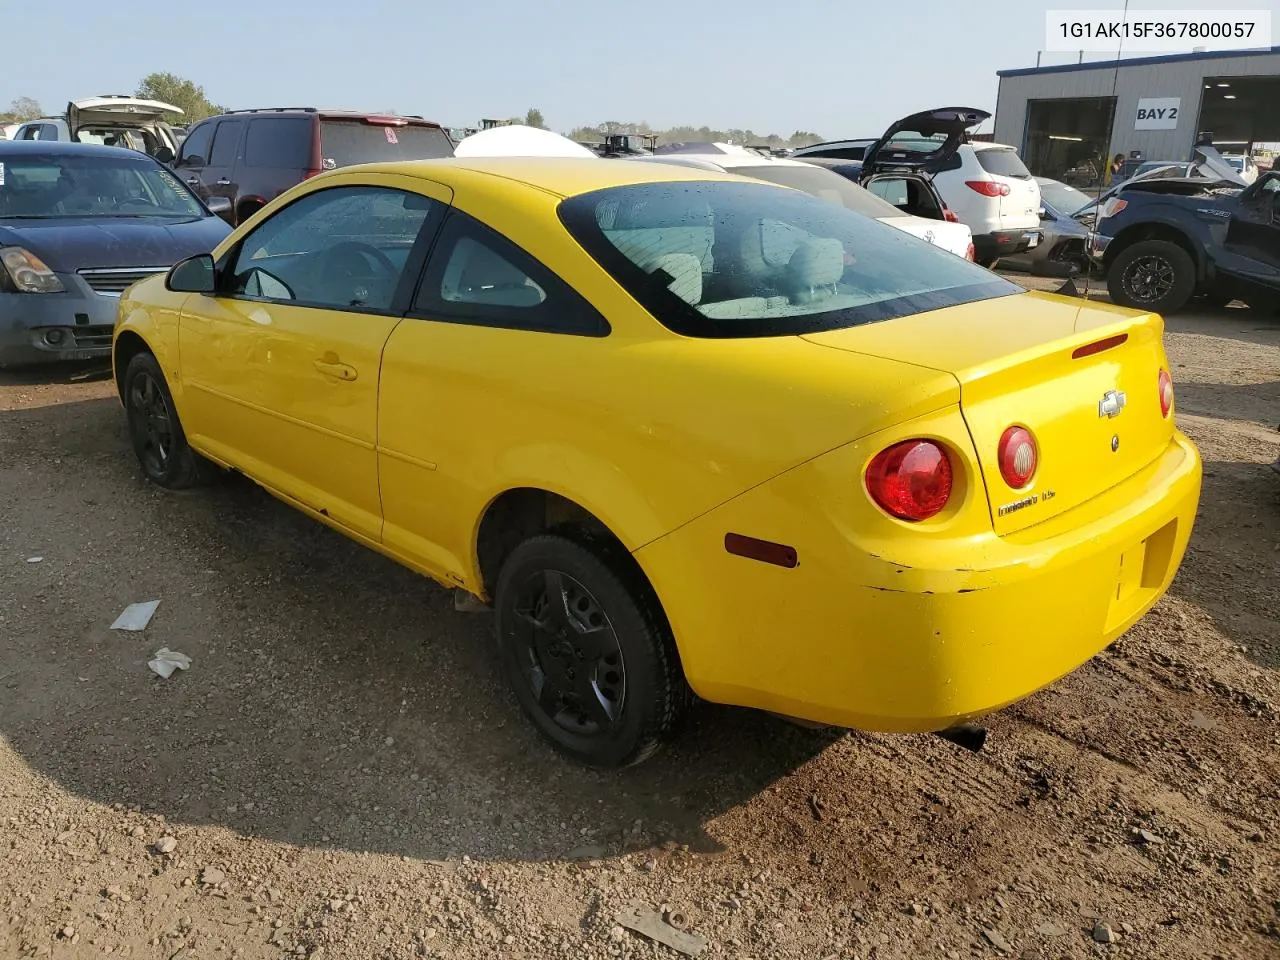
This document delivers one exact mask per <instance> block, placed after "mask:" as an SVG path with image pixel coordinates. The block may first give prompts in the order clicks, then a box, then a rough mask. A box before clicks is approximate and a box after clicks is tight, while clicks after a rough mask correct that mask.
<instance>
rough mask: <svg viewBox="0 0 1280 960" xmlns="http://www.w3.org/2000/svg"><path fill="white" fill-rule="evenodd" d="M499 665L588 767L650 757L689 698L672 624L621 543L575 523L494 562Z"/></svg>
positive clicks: (529, 707) (545, 725)
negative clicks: (579, 530)
mask: <svg viewBox="0 0 1280 960" xmlns="http://www.w3.org/2000/svg"><path fill="white" fill-rule="evenodd" d="M494 608H495V612H496V626H497V637H498V649H499V655H500V657H501V661H502V667H503V671H504V672H505V673H506V676H507V680H508V682H510V684H511V687H512V689H513V691H514V692H515V695H516V699H517V700H518V701H519V703H520V706H521V708H523V710H524V712H525V713H526V714H527V715H528V716H529V718H530V719H531V720H532V721H533V723H534V725H535V726H536V727H537V728H538V730H539V731H540V732H541V733H542V734H543V735H544V736H546V737H547V738H548V739H549V740H550V741H551V742H552V743H553V744H554V745H555V746H556V747H558V748H559V749H560V750H561V751H563V752H564V753H566V754H568V755H569V756H571V757H573V758H574V759H576V760H578V761H580V762H582V763H585V764H588V765H590V766H595V767H627V766H633V765H635V764H638V763H640V762H642V761H644V760H646V759H648V758H649V757H651V756H652V755H653V754H654V753H655V752H656V751H657V750H658V748H659V747H660V746H661V745H662V744H663V743H664V742H665V741H666V740H668V739H669V738H670V737H671V736H672V735H673V734H674V732H675V731H676V729H677V727H678V725H679V722H680V720H681V719H682V717H683V716H684V714H685V713H686V711H687V708H688V706H689V704H690V702H691V701H692V694H691V692H690V690H689V687H688V684H687V683H686V682H685V679H684V673H683V671H682V669H681V667H680V660H679V655H678V654H677V652H676V647H675V641H674V639H673V637H672V635H671V628H670V627H669V626H668V624H667V620H666V617H665V615H664V614H663V612H662V609H661V607H660V606H659V604H658V599H657V597H656V596H655V595H654V593H653V590H652V589H651V588H650V587H649V585H648V583H647V582H646V581H645V580H644V577H643V575H642V574H640V572H639V570H638V569H636V568H635V567H634V565H633V561H632V560H631V559H630V557H628V556H627V555H626V553H625V551H623V550H621V548H611V546H610V544H609V543H607V542H605V541H603V540H602V539H600V538H592V537H589V536H587V535H585V534H579V533H577V532H576V531H559V532H555V533H551V534H543V535H539V536H536V537H532V538H530V539H528V540H526V541H524V542H523V543H522V544H520V545H519V546H517V547H516V548H515V550H513V551H512V552H511V555H510V556H509V557H508V558H507V560H506V562H505V563H504V564H503V566H502V571H501V573H500V574H499V577H498V585H497V589H496V591H495V603H494Z"/></svg>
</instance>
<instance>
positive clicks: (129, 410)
mask: <svg viewBox="0 0 1280 960" xmlns="http://www.w3.org/2000/svg"><path fill="white" fill-rule="evenodd" d="M124 402H125V413H126V415H127V416H128V418H129V435H130V437H131V439H132V440H133V451H134V453H135V454H137V457H138V463H139V464H141V466H142V470H143V472H144V473H145V474H146V475H147V479H148V480H150V481H151V482H152V483H154V484H156V485H157V486H161V487H167V488H168V489H170V490H185V489H186V488H188V487H194V486H196V485H197V484H199V483H200V482H201V481H202V480H204V479H205V477H206V475H207V472H208V467H207V464H206V462H205V461H204V460H202V459H201V457H200V455H199V454H197V453H196V452H195V451H194V450H192V449H191V447H190V446H189V445H188V444H187V435H186V434H185V433H183V431H182V423H181V422H180V421H179V420H178V411H177V409H176V408H175V407H174V405H173V395H172V394H171V393H170V392H169V385H168V384H167V383H166V382H165V379H164V373H163V372H161V370H160V364H159V363H158V362H157V361H156V358H155V357H154V356H152V355H151V354H149V353H140V354H138V355H137V356H135V357H134V358H133V359H132V360H130V361H129V366H128V367H127V368H126V369H125V375H124Z"/></svg>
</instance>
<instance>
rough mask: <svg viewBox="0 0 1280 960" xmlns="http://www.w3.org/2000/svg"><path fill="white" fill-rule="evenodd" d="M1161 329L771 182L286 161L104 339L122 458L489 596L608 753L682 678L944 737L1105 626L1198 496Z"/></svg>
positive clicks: (570, 727) (586, 747)
mask: <svg viewBox="0 0 1280 960" xmlns="http://www.w3.org/2000/svg"><path fill="white" fill-rule="evenodd" d="M1162 333H1163V323H1162V321H1161V319H1160V318H1159V317H1157V316H1153V315H1150V314H1143V313H1135V312H1132V311H1128V310H1120V309H1116V308H1112V307H1108V306H1099V305H1092V304H1086V303H1084V302H1082V301H1080V300H1073V299H1066V298H1059V297H1054V296H1049V295H1040V294H1034V293H1026V292H1023V291H1022V289H1021V288H1020V287H1017V286H1015V285H1013V284H1011V283H1009V282H1007V281H1005V280H1003V279H1000V278H999V277H997V276H996V275H994V274H992V273H990V272H988V271H986V270H984V269H982V268H980V267H977V266H975V265H973V264H971V263H968V262H966V261H965V260H963V259H961V258H959V257H955V256H952V255H951V254H948V253H946V252H943V251H939V250H937V249H935V248H934V247H932V246H930V245H929V244H928V243H925V242H924V241H921V240H917V239H916V238H914V237H911V236H908V235H907V234H904V233H902V232H900V231H898V230H895V229H894V228H892V227H890V226H885V225H884V224H881V223H878V222H876V221H874V220H871V219H868V218H863V217H861V216H859V215H857V214H855V213H852V212H850V211H848V210H846V209H844V208H842V207H839V206H837V205H834V204H829V203H825V202H823V201H822V200H819V199H815V198H813V197H811V196H809V195H807V194H804V193H801V192H799V191H795V190H790V189H787V188H784V187H778V186H774V185H768V184H764V183H760V182H757V181H752V180H746V179H742V178H738V177H734V176H731V175H728V174H724V175H721V174H716V173H707V172H702V171H698V170H689V169H685V168H680V167H674V166H666V165H660V164H639V163H625V162H622V161H607V160H599V159H582V160H570V159H523V160H522V159H510V158H508V159H493V160H460V159H452V160H441V161H429V162H419V163H407V164H387V165H371V166H365V167H356V168H348V169H345V170H341V171H335V172H332V173H327V174H323V175H321V176H319V177H316V178H314V179H311V180H308V181H307V182H306V183H304V184H302V185H300V186H298V187H296V188H294V189H293V190H291V191H290V192H288V193H287V194H285V195H283V196H281V197H280V198H279V199H277V200H276V201H274V202H273V203H272V204H270V205H269V206H268V207H266V208H265V209H264V210H262V211H261V212H260V213H258V214H257V215H256V216H254V217H253V218H252V219H251V220H250V221H248V222H247V223H245V224H244V225H242V226H241V227H240V228H239V229H238V230H236V231H235V233H234V234H232V236H231V237H230V238H228V239H227V240H226V241H225V242H224V243H222V244H221V245H220V246H219V247H218V248H217V249H216V250H215V251H214V252H213V254H212V256H208V255H205V256H198V257H193V258H191V259H189V260H186V261H183V262H182V263H179V264H178V265H177V266H175V267H174V268H173V270H172V271H171V272H170V273H169V274H168V275H167V276H163V277H156V278H152V279H150V280H145V281H143V282H141V283H139V284H137V285H135V286H134V287H133V288H131V290H129V291H128V292H127V293H126V295H125V296H124V297H123V298H122V300H121V303H120V316H119V323H118V326H117V328H116V336H115V344H114V361H115V376H116V382H117V384H118V386H119V390H120V396H121V399H122V402H123V404H124V407H125V410H126V412H127V415H128V420H129V425H130V429H131V434H132V437H133V442H134V445H135V447H136V450H137V453H138V458H139V460H140V462H141V464H142V467H143V469H144V471H145V472H146V475H147V476H148V477H149V478H150V479H151V480H152V481H154V482H155V483H157V484H159V485H161V486H165V487H173V488H176V487H186V486H190V485H192V484H194V483H196V482H197V481H199V480H200V479H202V478H204V477H205V476H207V475H208V473H209V469H208V468H209V467H210V465H216V466H217V467H222V468H228V469H231V470H235V471H239V472H241V473H243V474H245V475H247V476H249V477H251V478H252V479H253V480H254V481H256V482H257V483H259V484H261V485H262V486H263V487H265V488H266V489H267V490H269V491H270V492H271V493H272V494H274V495H275V496H277V497H279V498H280V499H282V500H284V501H285V502H287V503H289V504H292V505H293V506H295V507H297V508H298V509H300V510H302V511H304V512H305V513H307V514H309V515H310V516H312V517H314V518H316V519H317V520H320V521H321V522H323V523H326V524H329V525H330V526H332V527H334V528H336V529H338V530H340V531H342V532H343V533H344V534H346V535H348V536H349V537H351V538H353V539H355V540H357V541H359V542H360V543H363V544H365V545H366V546H368V547H370V548H372V549H374V550H378V551H381V552H382V553H384V554H386V555H388V556H390V557H393V558H394V559H396V560H398V561H400V562H401V563H403V564H405V565H407V566H409V567H411V568H413V569H415V570H417V571H420V572H421V573H423V574H426V575H427V576H430V577H432V578H434V579H436V580H438V581H439V582H440V583H442V584H445V585H446V586H449V587H453V588H459V589H461V590H463V591H466V592H468V593H470V594H473V595H475V596H476V597H478V598H481V599H482V600H483V601H485V602H486V603H488V604H491V605H492V606H493V607H494V610H495V614H496V616H495V619H496V626H497V635H498V650H499V656H500V658H501V660H502V663H503V666H504V669H505V671H506V673H507V675H508V677H509V679H510V682H511V684H512V686H513V688H514V690H515V693H516V695H517V697H518V699H519V701H520V703H521V705H522V706H523V708H524V709H525V711H527V713H528V714H529V716H530V717H531V718H532V720H533V721H534V722H535V723H536V724H537V726H538V727H539V728H540V729H541V730H542V731H543V732H544V733H545V734H546V735H547V736H549V737H550V738H551V739H552V740H553V741H554V742H555V743H556V744H557V745H559V747H561V748H562V749H564V750H566V751H568V752H569V753H570V754H572V755H574V756H575V757H577V758H580V759H581V760H584V761H586V762H589V763H592V764H598V765H614V766H616V765H622V764H628V763H634V762H637V761H639V760H641V759H643V758H644V757H646V756H648V755H649V754H651V753H652V752H653V750H654V749H655V748H656V747H657V746H658V744H659V743H660V742H662V741H663V740H664V739H666V738H667V737H668V736H669V735H670V734H671V732H672V731H673V729H674V728H675V726H676V723H677V721H678V720H679V718H680V716H681V714H682V713H683V712H684V710H685V708H686V707H687V706H688V704H689V703H690V702H691V701H692V699H693V698H692V697H691V696H690V692H691V691H692V692H693V693H696V694H697V695H698V696H700V697H703V698H705V699H707V700H712V701H717V702H721V703H729V704H739V705H743V706H747V707H755V708H761V709H765V710H769V711H773V712H775V713H780V714H783V715H786V716H790V717H795V718H800V719H804V720H809V721H815V722H818V723H823V724H831V725H837V726H847V727H856V728H863V729H871V730H881V731H901V732H911V731H931V730H943V729H946V728H949V727H952V726H953V725H956V724H959V723H961V722H964V721H966V720H970V719H972V718H975V717H978V716H981V715H982V714H984V713H987V712H990V711H992V710H996V709H998V708H1000V707H1001V706H1003V705H1006V704H1009V703H1011V702H1013V701H1015V700H1018V699H1020V698H1022V697H1025V696H1027V695H1028V694H1030V693H1031V692H1033V691H1035V690H1036V689H1038V688H1040V687H1042V686H1044V685H1046V684H1048V683H1051V682H1052V681H1054V680H1056V679H1057V678H1059V677H1061V676H1063V675H1064V674H1066V673H1068V672H1070V671H1071V670H1073V669H1074V668H1076V667H1077V666H1079V665H1080V664H1081V663H1083V662H1085V661H1086V660H1088V659H1089V658H1090V657H1092V656H1093V655H1094V654H1095V653H1097V652H1098V651H1099V650H1101V649H1102V648H1104V647H1105V646H1106V645H1107V644H1108V643H1110V642H1111V641H1112V640H1113V639H1114V638H1115V637H1117V636H1118V635H1119V634H1120V633H1122V632H1123V631H1124V630H1125V629H1127V628H1128V627H1129V626H1130V625H1131V624H1133V623H1134V622H1135V621H1136V620H1137V619H1138V618H1139V617H1141V616H1142V615H1143V614H1144V613H1145V612H1146V611H1147V610H1148V609H1149V608H1150V607H1151V605H1152V604H1153V603H1155V601H1156V600H1157V599H1158V598H1159V597H1160V596H1161V595H1162V594H1163V593H1164V591H1165V590H1166V589H1167V587H1168V585H1169V582H1170V580H1171V579H1172V577H1173V575H1174V573H1175V571H1176V570H1177V567H1178V564H1179V563H1180V562H1181V560H1182V556H1183V552H1184V550H1185V548H1186V545H1187V538H1188V537H1189V535H1190V533H1191V526H1192V521H1193V519H1194V517H1195V513H1196V504H1197V500H1198V497H1199V490H1200V460H1199V456H1198V454H1197V452H1196V450H1195V448H1194V447H1193V446H1192V444H1191V443H1190V442H1189V441H1188V440H1187V439H1186V437H1184V436H1183V435H1182V434H1181V433H1180V432H1178V431H1177V430H1176V429H1175V426H1174V420H1173V413H1174V411H1173V387H1172V384H1171V382H1170V379H1169V373H1168V363H1167V361H1166V359H1165V353H1164V348H1163V343H1162Z"/></svg>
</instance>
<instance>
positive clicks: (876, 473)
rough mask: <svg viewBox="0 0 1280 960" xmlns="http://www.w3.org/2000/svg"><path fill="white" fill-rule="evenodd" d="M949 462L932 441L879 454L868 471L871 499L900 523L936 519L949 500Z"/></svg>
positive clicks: (905, 443)
mask: <svg viewBox="0 0 1280 960" xmlns="http://www.w3.org/2000/svg"><path fill="white" fill-rule="evenodd" d="M951 480H952V477H951V460H950V459H949V458H948V457H947V452H946V451H945V450H943V449H942V447H940V446H939V445H938V444H936V443H934V442H933V441H932V440H906V441H903V442H902V443H895V444H894V445H893V446H892V447H889V448H888V449H886V450H882V451H881V452H880V453H879V454H877V455H876V457H875V459H873V460H872V461H871V464H870V466H868V467H867V477H866V481H867V492H868V493H869V494H871V499H872V500H874V501H875V502H876V503H877V504H879V506H880V507H881V508H882V509H883V510H884V511H885V512H886V513H889V514H891V515H892V516H895V517H897V518H898V519H899V520H910V521H912V522H918V521H920V520H928V519H929V518H930V517H932V516H935V515H936V514H937V513H938V512H939V511H941V510H942V508H943V507H945V506H946V505H947V501H948V500H950V499H951Z"/></svg>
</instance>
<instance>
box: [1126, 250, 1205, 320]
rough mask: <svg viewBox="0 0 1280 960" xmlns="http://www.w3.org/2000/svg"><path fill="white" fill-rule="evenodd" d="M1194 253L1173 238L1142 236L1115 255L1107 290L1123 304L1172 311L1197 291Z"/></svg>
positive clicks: (1164, 311) (1141, 308)
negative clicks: (1163, 238)
mask: <svg viewBox="0 0 1280 960" xmlns="http://www.w3.org/2000/svg"><path fill="white" fill-rule="evenodd" d="M1195 286H1196V267H1195V261H1194V260H1192V259H1191V254H1189V253H1188V252H1187V251H1186V250H1184V249H1183V248H1182V247H1181V246H1179V245H1178V244H1176V243H1173V242H1172V241H1170V240H1140V241H1138V242H1137V243H1134V244H1132V245H1130V246H1128V247H1125V248H1124V249H1123V250H1121V251H1120V252H1119V254H1117V255H1116V257H1115V259H1114V260H1113V261H1112V262H1111V264H1110V265H1109V267H1108V270H1107V291H1108V292H1109V293H1110V294H1111V299H1112V301H1113V302H1115V303H1117V304H1119V305H1120V306H1123V307H1133V308H1135V309H1138V310H1151V311H1153V312H1155V313H1172V312H1173V311H1175V310H1180V309H1181V308H1182V307H1184V306H1186V303H1187V301H1188V300H1190V299H1191V296H1192V294H1193V293H1194V292H1195Z"/></svg>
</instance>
